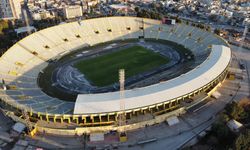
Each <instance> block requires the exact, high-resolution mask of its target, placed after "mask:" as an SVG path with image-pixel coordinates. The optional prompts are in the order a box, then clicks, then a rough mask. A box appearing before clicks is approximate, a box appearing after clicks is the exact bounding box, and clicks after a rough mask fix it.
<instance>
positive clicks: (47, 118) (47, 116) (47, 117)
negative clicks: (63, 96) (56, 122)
mask: <svg viewBox="0 0 250 150" xmlns="http://www.w3.org/2000/svg"><path fill="white" fill-rule="evenodd" d="M46 120H47V122H49V115H48V114H46Z"/></svg>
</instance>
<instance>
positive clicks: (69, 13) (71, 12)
mask: <svg viewBox="0 0 250 150" xmlns="http://www.w3.org/2000/svg"><path fill="white" fill-rule="evenodd" d="M64 15H65V17H66V18H67V19H70V18H75V17H80V16H82V7H81V6H78V5H76V6H68V7H65V8H64Z"/></svg>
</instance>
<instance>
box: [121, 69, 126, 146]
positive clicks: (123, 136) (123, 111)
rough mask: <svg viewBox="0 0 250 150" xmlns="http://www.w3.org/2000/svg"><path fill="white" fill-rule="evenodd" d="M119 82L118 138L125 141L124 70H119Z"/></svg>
mask: <svg viewBox="0 0 250 150" xmlns="http://www.w3.org/2000/svg"><path fill="white" fill-rule="evenodd" d="M119 82H120V114H119V127H120V133H119V138H120V141H121V142H125V141H127V135H126V132H125V127H124V126H125V125H126V113H125V100H124V96H125V95H124V89H125V88H124V84H125V70H124V69H120V70H119Z"/></svg>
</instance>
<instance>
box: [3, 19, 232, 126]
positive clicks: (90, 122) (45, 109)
mask: <svg viewBox="0 0 250 150" xmlns="http://www.w3.org/2000/svg"><path fill="white" fill-rule="evenodd" d="M128 39H154V40H158V39H160V40H167V41H172V42H176V43H178V44H180V45H183V46H185V47H186V48H188V49H189V50H191V51H192V52H193V54H194V55H195V57H199V56H201V55H204V54H206V53H209V56H208V57H207V59H206V60H205V61H204V62H203V63H202V64H200V65H199V66H198V67H196V68H195V69H193V70H191V71H189V72H187V73H186V74H183V75H181V76H179V77H177V78H174V79H171V80H168V81H164V82H161V83H158V84H154V85H151V86H147V87H143V88H137V89H132V90H125V99H124V100H125V112H126V116H127V118H132V117H133V116H137V115H138V114H140V115H141V114H142V115H143V114H146V113H150V114H153V116H158V115H162V114H166V113H168V112H171V111H173V110H176V109H178V108H181V107H183V104H182V102H183V101H185V100H186V99H192V98H193V99H196V97H199V98H200V97H207V96H208V95H209V93H210V92H211V90H212V89H214V87H216V86H217V85H218V84H220V83H221V82H223V80H224V79H225V77H226V75H227V70H228V68H229V65H230V61H231V51H230V48H228V46H229V45H228V44H227V42H226V41H224V40H223V39H221V38H220V37H218V36H216V35H214V34H213V33H210V32H207V31H205V30H202V29H200V28H197V27H195V26H192V25H187V24H186V23H182V24H175V25H166V24H162V23H161V21H159V20H152V19H145V18H137V17H106V18H96V19H89V20H83V21H80V22H73V23H66V24H61V25H57V26H54V27H50V28H47V29H44V30H41V31H38V32H35V33H33V34H31V35H30V36H28V37H26V38H24V39H22V40H21V41H19V42H17V43H16V44H15V45H14V46H12V47H11V48H10V49H9V50H8V51H7V52H6V53H5V54H4V55H3V56H2V57H1V58H0V66H1V67H0V78H1V79H2V80H3V81H4V82H3V84H4V85H6V86H7V87H8V89H7V90H0V92H1V102H2V103H3V104H5V106H11V107H10V108H12V109H10V111H13V108H14V110H15V111H13V113H14V114H15V116H21V115H22V111H23V110H26V111H27V112H29V113H28V114H29V116H30V118H31V120H32V121H34V122H36V121H38V120H44V121H51V122H67V123H74V124H75V125H76V126H78V127H88V126H91V127H93V126H104V125H105V126H114V125H116V122H117V119H118V115H119V114H120V113H121V112H120V109H119V108H120V105H119V100H120V98H119V92H110V93H101V94H80V95H78V97H77V100H76V102H75V103H74V102H66V101H63V100H60V99H58V98H54V97H50V96H49V95H46V94H45V93H44V92H43V91H42V90H41V89H40V88H39V86H38V85H37V78H38V75H39V73H42V72H43V69H44V68H46V66H48V64H49V63H50V62H51V61H55V60H57V59H60V58H61V57H62V56H64V55H66V54H68V53H70V52H73V51H75V50H78V49H80V48H83V47H89V46H93V45H96V44H100V43H105V42H109V41H117V40H128ZM200 95H201V96H200ZM199 98H198V99H199ZM163 120H164V119H163Z"/></svg>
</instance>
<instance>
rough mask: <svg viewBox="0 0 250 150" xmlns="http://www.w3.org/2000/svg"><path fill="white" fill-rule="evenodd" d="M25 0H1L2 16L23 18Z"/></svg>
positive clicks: (0, 14)
mask: <svg viewBox="0 0 250 150" xmlns="http://www.w3.org/2000/svg"><path fill="white" fill-rule="evenodd" d="M22 2H23V0H0V18H3V19H21V18H22V9H21V3H22Z"/></svg>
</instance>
